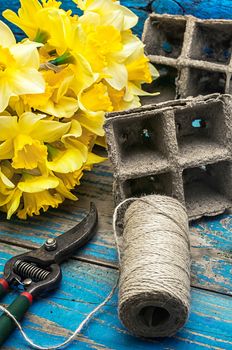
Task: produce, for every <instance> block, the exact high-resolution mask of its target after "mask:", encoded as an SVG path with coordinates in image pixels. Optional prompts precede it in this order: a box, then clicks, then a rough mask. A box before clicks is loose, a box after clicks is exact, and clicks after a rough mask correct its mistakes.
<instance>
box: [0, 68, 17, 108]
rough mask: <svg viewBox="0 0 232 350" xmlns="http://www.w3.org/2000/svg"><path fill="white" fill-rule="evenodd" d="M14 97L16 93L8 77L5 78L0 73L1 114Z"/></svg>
mask: <svg viewBox="0 0 232 350" xmlns="http://www.w3.org/2000/svg"><path fill="white" fill-rule="evenodd" d="M12 95H14V93H13V92H12V88H11V86H10V83H9V81H8V80H7V77H3V74H1V72H0V112H3V111H4V110H5V109H6V108H7V106H8V104H9V100H10V97H11V96H12Z"/></svg>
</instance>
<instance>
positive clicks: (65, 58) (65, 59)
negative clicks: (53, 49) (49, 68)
mask: <svg viewBox="0 0 232 350" xmlns="http://www.w3.org/2000/svg"><path fill="white" fill-rule="evenodd" d="M74 62H75V59H74V57H73V56H72V55H71V53H70V52H68V51H67V52H65V53H64V54H63V55H61V56H59V57H57V58H55V59H54V60H52V61H49V63H51V64H53V65H54V66H61V65H62V64H68V63H74Z"/></svg>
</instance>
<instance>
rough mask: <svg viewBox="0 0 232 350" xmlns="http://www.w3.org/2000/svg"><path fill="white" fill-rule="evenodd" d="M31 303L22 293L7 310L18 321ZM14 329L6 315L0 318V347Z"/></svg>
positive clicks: (28, 295)
mask: <svg viewBox="0 0 232 350" xmlns="http://www.w3.org/2000/svg"><path fill="white" fill-rule="evenodd" d="M31 302H32V297H31V295H30V294H28V293H22V294H21V295H20V296H19V297H18V298H17V299H15V301H14V302H13V303H12V304H11V305H10V306H9V307H8V308H7V310H8V311H9V312H10V313H11V314H12V315H13V316H14V317H15V318H16V319H17V320H18V321H20V320H21V319H22V318H23V316H24V315H25V313H26V312H27V310H28V309H29V307H30V305H31ZM15 328H16V325H15V322H14V321H13V320H12V319H11V318H10V317H9V316H7V315H6V314H3V315H2V316H1V317H0V346H1V345H2V344H3V343H4V342H5V341H6V340H7V339H8V337H9V336H10V334H11V333H12V332H13V331H14V329H15Z"/></svg>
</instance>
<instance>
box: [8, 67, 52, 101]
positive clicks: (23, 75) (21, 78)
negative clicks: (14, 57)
mask: <svg viewBox="0 0 232 350" xmlns="http://www.w3.org/2000/svg"><path fill="white" fill-rule="evenodd" d="M12 86H13V92H14V94H15V95H24V94H39V93H43V92H45V81H44V79H43V76H42V74H41V73H40V72H38V71H37V70H36V69H34V68H24V69H20V70H15V71H13V73H12Z"/></svg>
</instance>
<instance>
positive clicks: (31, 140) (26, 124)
mask: <svg viewBox="0 0 232 350" xmlns="http://www.w3.org/2000/svg"><path fill="white" fill-rule="evenodd" d="M44 118H45V116H44V115H36V114H33V113H30V112H27V113H24V114H22V115H21V116H20V117H19V118H18V117H17V116H0V142H2V143H1V144H0V159H12V166H13V167H14V168H15V169H21V168H22V169H34V168H36V167H37V166H38V164H39V163H40V162H44V161H46V160H47V147H46V146H45V145H44V142H54V141H56V140H60V138H61V137H62V136H63V135H64V134H65V133H66V132H68V130H69V129H70V126H71V124H70V123H59V122H56V121H53V120H43V119H44Z"/></svg>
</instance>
